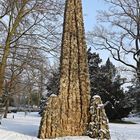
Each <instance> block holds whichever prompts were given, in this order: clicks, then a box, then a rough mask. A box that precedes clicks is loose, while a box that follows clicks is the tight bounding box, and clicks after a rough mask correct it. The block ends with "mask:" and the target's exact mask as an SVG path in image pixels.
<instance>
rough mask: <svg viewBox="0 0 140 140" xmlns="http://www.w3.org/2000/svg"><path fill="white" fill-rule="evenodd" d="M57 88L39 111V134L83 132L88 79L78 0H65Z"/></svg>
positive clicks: (53, 134)
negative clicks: (41, 114)
mask: <svg viewBox="0 0 140 140" xmlns="http://www.w3.org/2000/svg"><path fill="white" fill-rule="evenodd" d="M60 67H61V68H60V69H61V70H60V89H59V95H58V96H57V97H51V98H50V99H49V101H48V104H47V107H46V108H45V111H44V113H43V117H42V120H41V124H40V128H39V135H38V137H39V138H42V139H44V138H53V137H60V136H70V135H83V134H84V133H85V131H86V125H87V123H88V114H89V101H90V82H89V77H88V65H87V54H86V43H85V33H84V27H83V16H82V4H81V0H66V6H65V15H64V29H63V39H62V47H61V65H60Z"/></svg>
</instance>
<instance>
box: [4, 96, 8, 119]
mask: <svg viewBox="0 0 140 140" xmlns="http://www.w3.org/2000/svg"><path fill="white" fill-rule="evenodd" d="M8 107H9V97H7V101H6V106H5V111H4V118H7V114H8Z"/></svg>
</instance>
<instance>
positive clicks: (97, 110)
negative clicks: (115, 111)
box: [87, 95, 110, 140]
mask: <svg viewBox="0 0 140 140" xmlns="http://www.w3.org/2000/svg"><path fill="white" fill-rule="evenodd" d="M87 135H88V136H90V137H91V138H98V139H100V140H106V139H107V140H109V139H110V132H109V126H108V119H107V116H106V113H105V109H104V105H103V104H102V101H101V98H100V96H98V95H95V96H93V97H92V99H91V105H90V122H89V124H88V128H87Z"/></svg>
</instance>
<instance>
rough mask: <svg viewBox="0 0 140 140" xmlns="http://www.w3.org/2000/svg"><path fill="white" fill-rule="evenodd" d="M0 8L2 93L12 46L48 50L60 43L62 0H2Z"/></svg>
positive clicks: (0, 73) (0, 77) (52, 49)
mask: <svg viewBox="0 0 140 140" xmlns="http://www.w3.org/2000/svg"><path fill="white" fill-rule="evenodd" d="M0 8H1V10H0V61H1V62H0V95H2V89H3V84H4V78H5V68H6V65H7V60H8V57H9V55H10V53H11V50H12V48H14V47H15V46H18V47H19V48H20V49H24V50H25V49H28V48H29V47H30V48H31V47H34V48H37V49H41V50H43V51H46V52H49V53H51V52H52V51H55V50H56V48H57V47H58V46H59V42H60V39H59V36H60V34H59V31H60V30H61V13H62V12H63V1H61V0H58V1H56V0H53V1H52V0H49V1H48V0H24V1H23V0H10V1H9V0H2V1H1V2H0ZM17 42H18V43H17ZM21 55H22V53H21Z"/></svg>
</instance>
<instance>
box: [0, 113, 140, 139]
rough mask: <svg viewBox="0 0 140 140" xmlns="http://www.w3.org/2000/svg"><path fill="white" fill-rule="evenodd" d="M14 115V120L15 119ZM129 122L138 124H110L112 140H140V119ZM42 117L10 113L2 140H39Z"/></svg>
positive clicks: (0, 132)
mask: <svg viewBox="0 0 140 140" xmlns="http://www.w3.org/2000/svg"><path fill="white" fill-rule="evenodd" d="M13 115H14V119H13ZM127 120H132V121H133V122H137V124H115V123H110V131H111V139H112V140H140V118H134V117H131V118H129V119H127ZM39 124H40V116H39V115H38V113H28V114H27V116H25V113H23V112H20V113H17V114H16V113H10V114H8V118H7V119H3V120H2V125H1V126H0V140H39V139H38V138H37V134H38V128H39ZM55 140H91V139H90V138H89V137H84V136H83V137H64V138H57V139H55Z"/></svg>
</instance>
